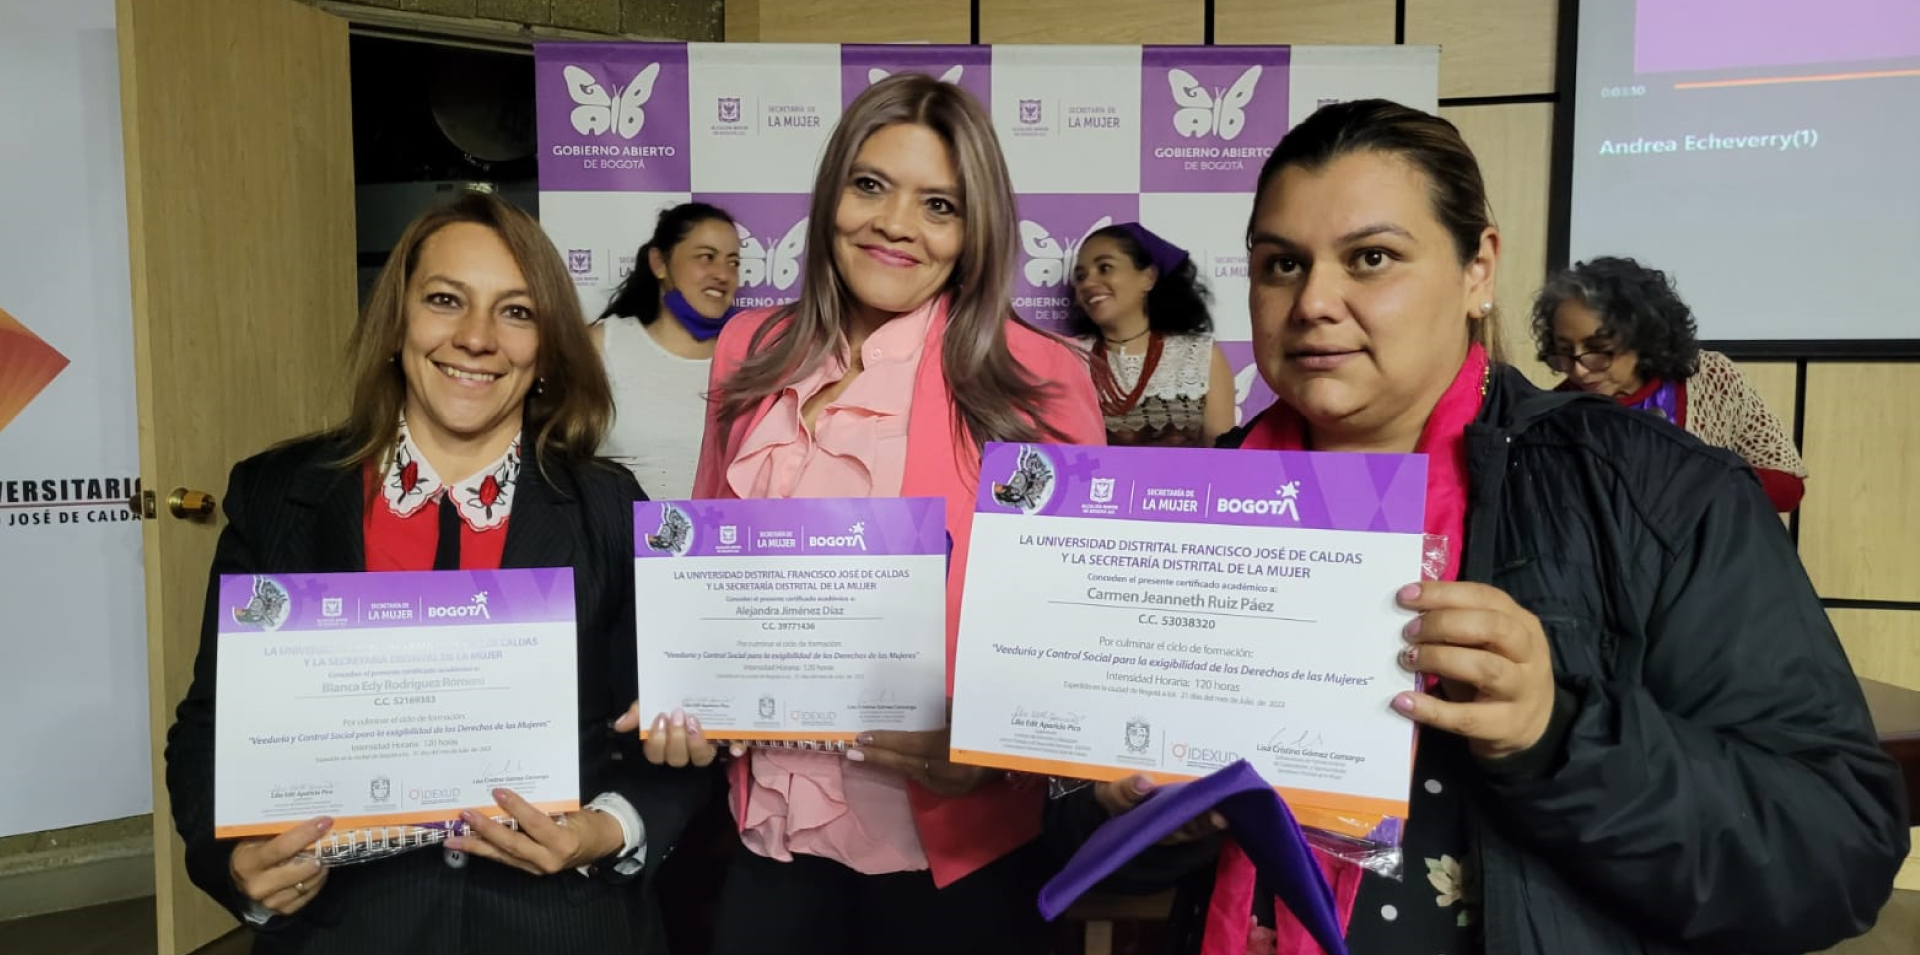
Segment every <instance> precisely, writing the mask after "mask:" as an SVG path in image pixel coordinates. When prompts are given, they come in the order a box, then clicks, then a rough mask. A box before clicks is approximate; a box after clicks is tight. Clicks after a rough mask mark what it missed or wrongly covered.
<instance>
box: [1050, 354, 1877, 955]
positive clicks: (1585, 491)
mask: <svg viewBox="0 0 1920 955" xmlns="http://www.w3.org/2000/svg"><path fill="white" fill-rule="evenodd" d="M1242 438H1243V432H1242V431H1236V432H1232V433H1229V434H1228V435H1226V436H1224V437H1223V438H1222V439H1221V442H1220V443H1221V445H1222V446H1223V447H1236V446H1238V444H1239V443H1240V441H1241V440H1242ZM1466 440H1467V453H1468V472H1469V493H1470V503H1469V506H1468V516H1467V528H1466V547H1465V555H1464V564H1463V567H1462V572H1461V579H1463V580H1470V581H1477V582H1481V583H1486V584H1491V585H1493V586H1495V587H1499V588H1500V589H1502V590H1504V591H1506V592H1507V593H1508V594H1510V595H1512V597H1513V598H1514V599H1515V600H1516V601H1517V602H1519V603H1520V605H1522V606H1524V607H1526V608H1527V609H1528V610H1529V611H1531V612H1532V613H1534V614H1535V615H1536V616H1538V617H1539V618H1540V620H1541V623H1542V624H1543V626H1544V629H1545V630H1546V633H1547V637H1548V640H1549V642H1550V643H1551V644H1552V648H1553V660H1554V672H1555V676H1556V679H1557V683H1558V698H1557V700H1556V707H1555V709H1556V714H1555V720H1554V725H1553V728H1552V729H1551V730H1550V731H1549V733H1548V736H1547V738H1546V739H1545V740H1543V741H1542V746H1541V747H1540V748H1538V750H1537V751H1536V752H1534V753H1529V754H1523V757H1524V758H1523V757H1515V759H1521V760H1523V762H1524V763H1526V764H1528V766H1529V767H1530V768H1529V770H1528V771H1525V772H1518V773H1516V772H1513V771H1511V770H1512V767H1511V766H1508V767H1505V769H1506V771H1502V772H1498V773H1494V772H1487V771H1473V772H1470V775H1471V776H1472V777H1473V778H1475V779H1476V780H1477V782H1476V784H1475V786H1476V788H1475V791H1474V792H1473V794H1472V796H1471V798H1469V799H1468V804H1469V805H1470V806H1471V807H1473V808H1472V809H1471V810H1470V812H1471V813H1472V814H1473V818H1472V819H1471V823H1472V831H1473V834H1474V842H1475V847H1476V851H1477V852H1478V854H1479V862H1480V866H1479V868H1480V871H1481V873H1482V876H1481V877H1482V880H1483V881H1482V884H1481V892H1482V899H1483V903H1484V906H1485V908H1484V910H1483V914H1484V918H1485V927H1486V953H1487V955H1573V953H1609V955H1612V953H1646V955H1678V953H1709V952H1713V953H1741V955H1763V953H1783V955H1784V953H1803V952H1809V951H1815V950H1818V949H1822V948H1826V947H1828V946H1830V945H1833V944H1834V943H1836V942H1838V941H1840V940H1842V939H1844V938H1848V937H1851V936H1854V935H1858V934H1860V933H1862V932H1864V931H1866V930H1867V929H1868V928H1870V927H1871V926H1872V924H1873V922H1874V919H1875V917H1876V916H1877V915H1878V913H1879V911H1880V909H1881V906H1882V905H1884V904H1885V903H1886V901H1887V899H1888V897H1889V895H1890V893H1891V892H1892V888H1893V878H1894V873H1895V872H1896V871H1897V870H1898V869H1899V867H1900V865H1901V862H1902V860H1904V859H1905V857H1906V855H1907V849H1908V846H1907V843H1908V833H1907V820H1906V818H1905V808H1904V807H1905V805H1906V803H1905V795H1904V792H1903V785H1902V782H1901V779H1900V775H1899V773H1898V770H1897V768H1896V767H1895V766H1894V764H1893V762H1892V761H1891V760H1890V759H1889V758H1888V757H1887V756H1886V755H1884V754H1883V753H1882V752H1881V751H1880V748H1879V746H1878V744H1877V742H1876V740H1875V737H1874V731H1873V727H1872V723H1871V721H1870V719H1869V717H1868V714H1867V708H1866V703H1865V701H1864V699H1863V698H1862V696H1861V693H1860V687H1859V684H1858V682H1857V681H1856V680H1855V678H1854V675H1853V672H1852V669H1851V667H1850V666H1849V664H1848V662H1847V658H1846V655H1845V653H1844V652H1842V650H1841V648H1840V643H1839V641H1838V639H1836V638H1835V636H1834V633H1833V628H1832V626H1831V625H1830V624H1829V623H1828V621H1827V616H1826V613H1825V611H1824V610H1823V609H1822V607H1821V605H1820V601H1819V598H1818V597H1817V596H1816V595H1815V593H1814V590H1813V586H1812V584H1811V583H1810V582H1809V581H1808V579H1807V575H1806V572H1805V570H1804V569H1803V568H1802V567H1801V564H1800V560H1799V556H1798V555H1797V554H1796V553H1795V550H1794V546H1793V543H1792V541H1791V540H1790V539H1789V538H1788V536H1787V534H1786V531H1785V529H1784V528H1783V527H1782V526H1781V523H1780V520H1779V517H1778V516H1777V515H1776V514H1775V513H1774V511H1773V509H1772V507H1771V505H1769V504H1768V502H1767V498H1766V496H1765V495H1764V494H1763V493H1762V492H1761V490H1760V486H1759V484H1758V482H1757V481H1755V480H1754V477H1753V475H1752V473H1751V471H1749V470H1748V469H1747V467H1746V466H1745V465H1744V464H1743V463H1742V462H1741V461H1740V460H1739V459H1738V458H1736V457H1735V456H1734V455H1732V454H1729V453H1726V452H1723V451H1720V450H1718V449H1714V448H1710V447H1707V446H1706V445H1703V444H1701V443H1700V442H1699V441H1697V440H1695V439H1694V438H1692V437H1691V436H1689V435H1687V434H1686V433H1685V432H1683V431H1681V430H1680V429H1678V428H1675V427H1672V426H1670V425H1668V424H1666V423H1665V422H1662V421H1660V420H1658V419H1656V418H1655V417H1654V416H1652V415H1648V414H1645V413H1643V412H1638V411H1634V410H1632V409H1625V408H1620V407H1618V406H1617V405H1615V404H1614V403H1612V402H1609V401H1606V400H1604V399H1599V398H1592V397H1589V396H1579V395H1570V394H1557V393H1548V392H1542V391H1540V390H1539V389H1537V388H1535V387H1534V386H1533V385H1532V384H1531V383H1529V382H1528V381H1527V380H1526V379H1525V377H1523V376H1522V375H1521V374H1520V373H1519V372H1517V371H1515V370H1513V369H1511V368H1498V369H1497V371H1496V373H1495V374H1494V375H1493V376H1492V381H1491V387H1490V388H1489V390H1488V394H1487V399H1486V402H1485V405H1484V407H1483V409H1482V411H1481V414H1480V417H1479V419H1478V420H1477V421H1476V422H1475V423H1474V424H1473V425H1471V426H1470V427H1469V428H1468V430H1467V436H1466ZM1090 806H1091V793H1090V791H1086V790H1083V791H1081V792H1080V793H1076V794H1075V795H1074V796H1071V797H1068V798H1066V799H1062V800H1056V801H1055V804H1054V805H1053V806H1051V807H1050V809H1049V826H1050V828H1049V836H1050V838H1051V840H1052V841H1053V842H1054V844H1055V845H1056V846H1057V847H1058V848H1060V849H1062V850H1063V851H1064V850H1070V849H1071V848H1073V847H1074V846H1075V845H1076V844H1077V843H1078V842H1080V841H1083V840H1084V838H1085V836H1086V835H1087V834H1088V833H1089V832H1090V830H1091V827H1092V826H1093V825H1096V824H1097V823H1098V822H1099V820H1100V816H1101V814H1100V813H1098V812H1097V810H1096V811H1093V812H1089V811H1088V810H1089V808H1090ZM1193 848H1200V847H1193ZM1201 855H1204V853H1202V854H1201ZM1196 859H1197V856H1196V854H1195V853H1194V852H1193V851H1191V849H1189V851H1184V852H1182V851H1175V850H1155V851H1154V853H1152V854H1151V857H1150V858H1143V859H1142V860H1141V862H1140V864H1139V866H1137V867H1136V868H1135V869H1134V870H1132V871H1130V872H1123V873H1121V875H1120V882H1119V883H1118V884H1119V885H1124V886H1125V887H1127V888H1130V889H1132V890H1134V891H1140V890H1143V889H1149V888H1152V887H1154V884H1155V883H1156V882H1159V883H1168V882H1175V881H1187V882H1188V883H1189V884H1190V885H1191V884H1192V879H1193V878H1197V879H1198V880H1200V882H1201V883H1202V884H1204V882H1205V880H1206V878H1207V876H1208V874H1209V873H1207V872H1206V871H1205V870H1207V869H1210V868H1211V862H1210V860H1206V861H1196ZM1183 870H1184V871H1183ZM1203 908H1204V900H1203V899H1189V900H1188V902H1187V904H1186V905H1185V906H1184V909H1185V911H1186V912H1187V913H1190V914H1197V913H1198V912H1199V911H1201V910H1203Z"/></svg>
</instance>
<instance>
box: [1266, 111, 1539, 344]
mask: <svg viewBox="0 0 1920 955" xmlns="http://www.w3.org/2000/svg"><path fill="white" fill-rule="evenodd" d="M1359 152H1377V153H1380V154H1382V155H1386V156H1393V157H1395V158H1397V159H1399V160H1401V161H1402V162H1405V163H1408V164H1409V165H1411V166H1413V168H1415V169H1417V170H1419V171H1420V174H1421V175H1422V176H1423V177H1424V178H1425V179H1426V180H1427V191H1428V194H1429V198H1431V200H1432V202H1433V215H1434V218H1436V219H1438V220H1439V221H1440V225H1441V227H1442V228H1444V229H1446V230H1447V235H1448V236H1450V237H1451V238H1452V239H1453V246H1454V253H1455V254H1456V255H1457V256H1458V257H1459V259H1460V265H1461V267H1463V268H1464V267H1465V266H1466V265H1467V263H1469V262H1472V261H1473V258H1474V256H1476V255H1478V254H1479V252H1480V236H1481V234H1482V233H1484V232H1485V231H1486V230H1487V227H1488V226H1491V225H1493V224H1494V221H1493V205H1492V203H1490V202H1488V201H1487V184H1486V181H1485V180H1484V179H1483V178H1482V177H1481V175H1480V162H1479V160H1477V159H1475V158H1474V156H1473V150H1472V149H1470V148H1468V147H1467V141H1466V140H1465V139H1463V138H1461V136H1460V130H1459V129H1458V128H1457V127H1455V126H1454V125H1453V124H1452V123H1450V122H1448V121H1446V120H1445V119H1442V118H1440V117H1438V116H1435V115H1433V114H1431V113H1423V112H1421V111H1419V110H1417V109H1414V108H1412V107H1410V106H1402V105H1400V104H1399V103H1395V102H1392V101H1390V100H1384V99H1363V100H1353V101H1351V102H1346V103H1334V104H1331V105H1328V106H1322V107H1320V109H1318V110H1316V111H1314V113H1313V115H1311V116H1308V117H1307V118H1306V119H1305V120H1302V121H1301V123H1300V125H1298V126H1295V127H1294V128H1293V129H1292V130H1290V131H1288V133H1287V134H1286V135H1285V136H1284V137H1282V138H1281V140H1280V145H1278V146H1276V147H1274V150H1273V153H1272V155H1269V156H1268V157H1267V162H1266V165H1264V166H1262V167H1261V168H1260V179H1259V184H1258V185H1257V186H1255V187H1254V194H1253V207H1254V210H1255V212H1254V214H1255V215H1258V214H1259V208H1260V200H1261V199H1262V198H1263V197H1264V196H1265V195H1266V191H1267V187H1268V186H1270V185H1272V183H1273V180H1274V179H1275V178H1277V177H1278V176H1279V175H1280V173H1281V171H1282V170H1284V169H1286V168H1287V167H1289V166H1297V167H1299V168H1301V169H1305V170H1308V171H1313V170H1318V169H1323V168H1325V167H1326V166H1327V164H1328V163H1331V162H1333V161H1334V160H1336V159H1339V158H1341V157H1342V156H1346V155H1349V154H1351V153H1359ZM1247 242H1248V244H1249V245H1251V244H1252V242H1253V222H1252V221H1251V220H1249V221H1248V223H1247ZM1497 314H1498V312H1497V310H1496V312H1493V313H1489V314H1487V315H1484V316H1481V317H1479V318H1474V317H1471V316H1469V317H1468V319H1467V328H1468V336H1469V337H1470V338H1471V339H1472V340H1473V341H1477V342H1479V343H1480V345H1481V347H1483V348H1485V349H1486V350H1487V357H1489V358H1491V359H1492V360H1494V361H1497V362H1503V361H1505V360H1506V342H1505V339H1504V337H1503V336H1502V335H1501V334H1500V322H1499V320H1498V318H1497V317H1496V316H1497Z"/></svg>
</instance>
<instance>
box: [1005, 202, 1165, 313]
mask: <svg viewBox="0 0 1920 955" xmlns="http://www.w3.org/2000/svg"><path fill="white" fill-rule="evenodd" d="M1017 202H1018V203H1019V208H1018V210H1017V212H1016V218H1015V220H1014V221H1015V228H1016V229H1017V230H1018V232H1019V236H1020V257H1019V262H1020V268H1019V269H1018V270H1017V271H1015V273H1014V276H1013V308H1014V311H1016V312H1019V313H1020V315H1021V316H1022V317H1024V318H1026V320H1027V321H1029V322H1032V323H1033V324H1035V325H1038V326H1039V327H1041V328H1044V329H1046V330H1048V331H1051V332H1057V333H1060V334H1063V335H1064V334H1066V333H1067V315H1068V312H1069V311H1071V309H1072V307H1073V269H1074V265H1075V264H1076V263H1077V262H1078V260H1079V256H1080V247H1081V246H1083V245H1085V244H1086V242H1087V237H1088V236H1090V235H1092V234H1093V233H1095V232H1098V231H1100V230H1101V229H1104V228H1106V227H1107V226H1110V225H1117V224H1119V223H1122V222H1132V221H1134V220H1136V219H1138V218H1139V216H1140V197H1139V196H1138V195H1137V194H1134V193H1119V194H1106V195H1095V194H1084V193H1078V194H1053V195H1042V194H1035V193H1027V194H1024V195H1021V196H1019V197H1018V198H1017Z"/></svg>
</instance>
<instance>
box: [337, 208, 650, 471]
mask: <svg viewBox="0 0 1920 955" xmlns="http://www.w3.org/2000/svg"><path fill="white" fill-rule="evenodd" d="M460 222H467V223H473V224H475V225H483V226H486V227H487V228H489V229H492V230H493V232H494V234H495V235H497V236H499V237H500V241H501V242H503V243H505V244H506V246H507V250H508V251H509V252H511V253H512V254H513V261H514V263H515V264H516V265H518V266H519V267H520V274H521V275H523V276H525V278H526V280H527V293H528V295H530V296H531V297H532V299H533V321H534V326H535V327H536V328H537V329H538V330H539V334H540V350H539V357H538V359H537V361H536V363H535V372H534V373H535V375H536V379H535V380H536V382H537V384H536V385H535V386H534V388H533V389H532V390H530V391H528V392H527V399H526V407H525V409H524V411H523V413H522V415H523V416H522V420H521V425H520V427H521V433H522V435H523V436H524V437H523V438H522V439H521V444H522V448H523V450H524V451H525V452H527V453H529V454H531V455H532V457H533V459H534V461H535V462H537V463H538V464H539V465H540V467H541V468H542V469H543V470H544V468H545V464H546V462H547V461H548V460H549V459H559V460H585V459H587V458H591V457H592V456H593V455H594V454H595V452H596V451H597V449H598V448H599V447H600V440H601V438H602V437H604V436H605V435H606V433H607V427H608V425H609V424H610V423H611V422H612V420H613V388H612V386H611V385H609V384H608V382H607V372H606V369H605V368H604V367H603V366H602V365H601V363H600V357H599V355H598V353H597V352H596V351H595V350H594V347H593V340H592V339H591V338H589V337H588V336H587V326H586V321H585V319H584V318H582V317H581V312H580V296H579V293H578V292H575V291H574V288H573V282H572V280H571V279H570V278H568V276H567V269H566V265H565V264H564V263H562V262H561V260H560V253H559V252H558V251H557V250H555V249H554V247H553V242H552V241H551V240H549V239H548V238H547V234H546V233H545V232H543V231H541V229H540V224H539V223H537V222H535V221H534V220H533V217H532V216H529V215H527V214H526V213H525V212H522V211H520V210H519V209H517V208H515V207H514V206H512V205H511V204H509V203H507V202H506V201H505V200H503V199H500V198H498V197H495V196H493V195H491V194H488V193H482V192H470V193H468V194H466V195H464V196H462V197H460V198H459V199H455V200H453V201H452V202H449V203H447V204H445V205H443V206H440V207H438V208H435V209H430V210H428V211H426V212H424V213H422V214H421V215H420V216H419V218H416V219H414V220H413V222H412V224H410V225H408V226H407V230H406V232H404V233H402V234H401V236H400V241H399V242H398V243H397V244H395V245H394V247H393V253H392V254H391V255H389V256H388V257H387V264H386V266H385V267H384V268H382V269H381V270H380V277H379V278H378V279H375V280H374V283H373V289H372V291H371V292H370V293H369V295H368V296H367V305H366V308H365V309H364V310H363V311H362V312H361V313H360V322H359V324H358V325H355V326H354V329H353V338H352V339H351V340H350V342H349V343H348V345H347V366H348V375H349V377H350V378H351V380H352V381H353V402H352V405H351V407H350V409H349V411H348V412H347V419H346V421H344V422H342V423H341V425H340V427H339V428H338V429H336V431H335V434H337V435H339V436H340V437H341V438H342V440H343V441H344V443H345V444H346V446H347V448H348V451H347V453H346V454H345V455H344V456H343V457H342V459H341V460H340V462H339V463H340V464H341V465H342V466H344V467H354V466H358V465H360V464H363V463H365V462H367V461H377V460H382V459H384V458H385V456H386V455H387V454H388V453H389V452H391V451H392V449H393V446H394V444H395V442H397V441H398V440H399V437H400V411H401V409H402V408H404V407H405V406H406V400H407V379H406V375H405V374H404V373H403V372H402V371H401V370H400V366H399V365H398V364H397V363H396V362H395V361H394V356H395V355H396V354H398V353H399V351H400V346H401V344H402V343H403V342H404V340H405V339H406V335H407V283H408V282H409V281H410V280H411V279H412V278H413V272H414V269H415V268H416V267H417V266H418V265H419V259H420V247H421V246H422V245H424V244H425V243H426V241H427V239H428V237H430V236H432V235H433V234H434V233H436V232H439V231H440V230H441V229H444V228H446V227H447V226H450V225H453V224H455V223H460Z"/></svg>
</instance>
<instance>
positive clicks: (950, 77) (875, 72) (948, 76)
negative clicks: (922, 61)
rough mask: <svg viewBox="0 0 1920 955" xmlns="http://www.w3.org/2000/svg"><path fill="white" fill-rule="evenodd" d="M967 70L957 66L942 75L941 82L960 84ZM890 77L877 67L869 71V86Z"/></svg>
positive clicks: (962, 66)
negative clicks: (961, 77) (962, 75)
mask: <svg viewBox="0 0 1920 955" xmlns="http://www.w3.org/2000/svg"><path fill="white" fill-rule="evenodd" d="M966 69H967V68H966V67H965V66H964V65H956V66H955V67H954V68H953V69H950V70H948V71H946V72H945V73H942V74H940V82H942V83H958V82H960V74H962V73H964V72H966ZM888 75H889V74H888V73H887V71H886V70H883V69H881V68H879V67H877V66H876V67H874V68H873V69H870V70H868V71H867V85H868V86H872V85H873V84H875V83H878V82H880V81H881V80H884V79H886V78H887V76H888Z"/></svg>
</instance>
